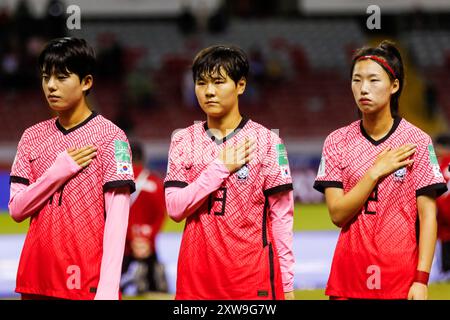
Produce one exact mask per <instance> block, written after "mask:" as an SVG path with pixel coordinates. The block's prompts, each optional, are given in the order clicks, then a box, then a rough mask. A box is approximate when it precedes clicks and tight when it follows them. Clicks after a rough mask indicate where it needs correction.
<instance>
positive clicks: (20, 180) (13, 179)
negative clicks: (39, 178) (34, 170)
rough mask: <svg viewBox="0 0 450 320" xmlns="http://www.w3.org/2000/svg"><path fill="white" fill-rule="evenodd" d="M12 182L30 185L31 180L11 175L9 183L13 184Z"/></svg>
mask: <svg viewBox="0 0 450 320" xmlns="http://www.w3.org/2000/svg"><path fill="white" fill-rule="evenodd" d="M11 183H21V184H24V185H27V186H29V185H30V180H28V179H25V178H22V177H17V176H10V177H9V185H11Z"/></svg>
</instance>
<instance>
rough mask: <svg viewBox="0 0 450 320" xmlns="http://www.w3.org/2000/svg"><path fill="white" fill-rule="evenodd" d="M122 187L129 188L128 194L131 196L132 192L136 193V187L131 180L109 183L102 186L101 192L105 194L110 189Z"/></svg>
mask: <svg viewBox="0 0 450 320" xmlns="http://www.w3.org/2000/svg"><path fill="white" fill-rule="evenodd" d="M124 186H129V187H130V194H132V193H133V192H134V191H136V185H135V184H134V181H133V180H116V181H110V182H107V183H105V184H104V185H103V192H106V191H108V190H110V189H114V188H120V187H124Z"/></svg>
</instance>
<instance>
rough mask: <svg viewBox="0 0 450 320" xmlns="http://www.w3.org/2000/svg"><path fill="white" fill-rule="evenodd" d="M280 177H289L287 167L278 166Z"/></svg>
mask: <svg viewBox="0 0 450 320" xmlns="http://www.w3.org/2000/svg"><path fill="white" fill-rule="evenodd" d="M280 170H281V176H282V177H283V178H284V179H286V178H290V177H291V173H290V172H289V166H280Z"/></svg>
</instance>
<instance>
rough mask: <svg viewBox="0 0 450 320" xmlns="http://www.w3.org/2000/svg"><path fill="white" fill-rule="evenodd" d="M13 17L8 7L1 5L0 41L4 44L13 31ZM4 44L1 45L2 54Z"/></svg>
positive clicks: (0, 52) (0, 51)
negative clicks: (11, 28)
mask: <svg viewBox="0 0 450 320" xmlns="http://www.w3.org/2000/svg"><path fill="white" fill-rule="evenodd" d="M10 27H11V17H10V13H9V11H8V8H7V7H6V6H5V7H0V43H2V44H4V43H6V41H7V40H8V37H9V34H10V32H11V30H10ZM2 51H3V45H2V46H0V56H1V55H2V53H3V52H2Z"/></svg>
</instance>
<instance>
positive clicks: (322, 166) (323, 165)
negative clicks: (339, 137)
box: [317, 156, 326, 178]
mask: <svg viewBox="0 0 450 320" xmlns="http://www.w3.org/2000/svg"><path fill="white" fill-rule="evenodd" d="M325 168H326V160H325V157H324V156H322V158H320V166H319V170H318V171H317V178H323V177H325Z"/></svg>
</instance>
